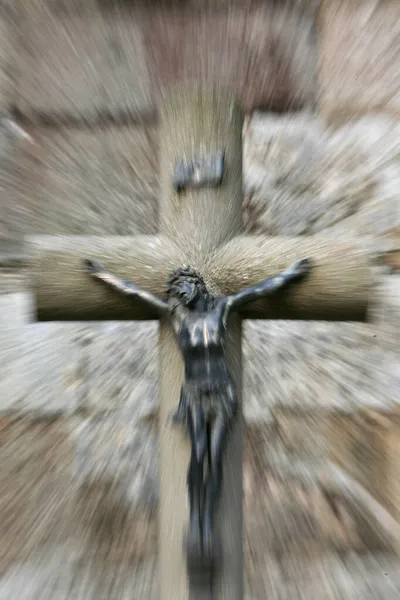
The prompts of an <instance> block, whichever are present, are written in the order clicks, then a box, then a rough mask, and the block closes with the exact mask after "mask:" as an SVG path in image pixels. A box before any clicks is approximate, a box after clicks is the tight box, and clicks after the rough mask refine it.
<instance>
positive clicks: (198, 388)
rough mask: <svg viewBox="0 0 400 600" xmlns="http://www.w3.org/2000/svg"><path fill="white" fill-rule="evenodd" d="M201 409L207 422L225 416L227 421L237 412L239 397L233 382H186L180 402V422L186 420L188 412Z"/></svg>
mask: <svg viewBox="0 0 400 600" xmlns="http://www.w3.org/2000/svg"><path fill="white" fill-rule="evenodd" d="M195 407H198V408H201V410H202V411H203V414H204V418H205V420H206V421H213V420H215V419H216V418H217V417H218V416H220V415H223V416H224V417H225V418H226V419H227V420H230V419H232V418H233V417H234V415H235V414H236V412H237V396H236V390H235V386H234V384H233V382H232V381H229V380H227V381H217V382H215V381H194V382H191V381H186V382H185V383H184V384H183V386H182V391H181V400H180V402H179V407H178V411H177V412H178V414H179V416H180V419H179V420H186V418H187V413H188V410H190V409H191V408H195Z"/></svg>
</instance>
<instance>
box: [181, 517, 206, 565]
mask: <svg viewBox="0 0 400 600" xmlns="http://www.w3.org/2000/svg"><path fill="white" fill-rule="evenodd" d="M185 551H186V562H187V566H188V569H189V570H191V571H192V570H196V569H201V568H202V566H203V565H202V558H203V548H202V544H201V532H200V527H189V529H188V531H187V533H186V535H185Z"/></svg>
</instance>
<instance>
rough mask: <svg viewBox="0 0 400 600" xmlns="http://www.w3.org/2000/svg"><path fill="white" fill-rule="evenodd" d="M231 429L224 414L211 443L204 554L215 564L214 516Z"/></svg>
mask: <svg viewBox="0 0 400 600" xmlns="http://www.w3.org/2000/svg"><path fill="white" fill-rule="evenodd" d="M228 429H229V419H228V417H227V416H226V415H225V414H223V413H222V412H221V413H220V414H219V415H218V416H217V418H216V419H215V421H214V422H213V424H212V427H211V432H210V443H209V472H208V477H207V483H206V489H205V497H204V507H203V523H202V534H203V536H202V537H203V552H204V558H205V560H206V561H207V562H210V564H211V565H212V564H214V561H215V560H216V559H217V557H218V554H219V551H220V548H219V543H218V540H217V538H216V535H215V531H214V515H215V509H216V505H217V501H218V498H219V494H220V491H221V483H222V456H223V451H224V447H225V442H226V438H227V434H228Z"/></svg>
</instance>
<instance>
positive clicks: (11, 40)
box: [0, 1, 18, 115]
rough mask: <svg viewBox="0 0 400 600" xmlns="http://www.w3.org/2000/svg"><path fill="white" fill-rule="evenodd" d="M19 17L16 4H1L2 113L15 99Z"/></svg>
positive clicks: (0, 60) (0, 91)
mask: <svg viewBox="0 0 400 600" xmlns="http://www.w3.org/2000/svg"><path fill="white" fill-rule="evenodd" d="M17 27H18V17H17V10H16V7H15V4H14V3H12V2H9V1H5V2H1V4H0V40H1V41H0V113H1V114H2V115H3V114H6V113H7V111H8V110H10V107H11V106H12V105H13V104H14V101H15V84H16V42H17Z"/></svg>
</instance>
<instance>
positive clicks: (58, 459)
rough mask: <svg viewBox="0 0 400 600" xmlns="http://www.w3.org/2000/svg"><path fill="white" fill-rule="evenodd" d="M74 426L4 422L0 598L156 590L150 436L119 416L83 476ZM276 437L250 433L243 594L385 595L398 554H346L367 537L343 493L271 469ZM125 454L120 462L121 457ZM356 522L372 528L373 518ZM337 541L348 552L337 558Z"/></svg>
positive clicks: (0, 431) (0, 437) (153, 594)
mask: <svg viewBox="0 0 400 600" xmlns="http://www.w3.org/2000/svg"><path fill="white" fill-rule="evenodd" d="M80 427H84V428H86V427H87V423H85V422H83V421H80V420H76V419H74V420H69V422H68V423H67V422H65V421H62V420H53V421H41V422H40V421H37V422H27V421H26V420H25V419H24V420H7V419H4V418H3V419H2V420H1V422H0V450H1V455H2V461H1V465H0V510H1V515H2V519H1V523H0V540H1V550H0V569H1V573H2V576H1V578H0V598H1V599H3V598H4V600H6V599H7V600H8V599H10V598H12V599H14V598H22V599H23V600H39V599H40V600H51V599H52V598H54V597H55V596H57V598H61V599H62V600H63V599H64V598H65V600H66V599H67V598H71V597H74V598H77V599H79V600H81V599H83V598H85V600H86V599H89V600H91V599H92V598H93V600H94V599H95V598H96V599H97V598H101V599H104V600H106V599H108V598H110V596H111V595H112V596H113V597H118V598H123V599H125V598H127V599H128V598H134V599H135V600H136V599H137V600H141V599H142V598H149V599H151V600H153V598H154V600H155V599H156V598H157V567H156V564H155V554H156V547H157V546H156V544H157V532H156V518H155V512H154V507H155V503H154V500H155V501H156V500H157V491H156V488H153V492H152V491H151V490H152V485H153V484H152V483H151V480H152V479H153V478H154V479H156V477H157V471H158V469H157V457H156V460H155V463H151V462H150V461H149V459H150V458H151V456H152V454H153V452H154V443H149V440H150V438H151V436H150V438H147V440H146V442H145V443H143V440H142V441H141V442H140V441H137V445H136V448H135V447H134V446H131V447H130V448H129V447H128V446H129V444H128V445H127V444H126V443H125V442H126V441H127V440H128V438H129V436H130V435H131V432H132V430H131V429H130V428H129V427H127V425H126V423H124V424H120V427H119V432H117V428H116V429H115V436H114V438H113V440H114V444H115V445H114V450H113V451H112V452H110V454H109V455H108V456H107V452H106V453H104V452H103V451H101V453H100V455H99V454H97V453H96V452H94V453H89V454H88V462H90V461H91V464H92V467H93V469H92V474H93V473H94V472H95V471H96V467H98V466H99V465H101V464H102V463H103V465H104V463H108V466H109V470H108V472H107V470H106V469H103V470H102V471H101V469H100V470H97V476H95V477H93V476H92V477H91V478H85V477H82V478H81V479H79V478H77V477H76V474H77V470H76V467H77V466H78V473H79V472H80V473H82V471H81V467H82V463H77V461H76V453H75V449H74V447H73V439H71V437H70V433H71V432H73V431H74V430H75V431H78V429H79V428H80ZM92 431H93V430H92ZM98 431H100V430H98ZM86 433H88V430H86ZM117 433H119V436H118V435H117ZM154 433H155V432H154V431H153V433H152V434H151V435H154ZM103 434H105V436H106V437H108V434H107V432H106V431H104V432H103ZM100 435H101V434H100ZM271 441H272V443H273V440H271V437H270V432H269V430H268V429H263V430H262V431H260V430H258V431H257V430H255V429H253V428H251V429H250V430H249V431H248V433H247V444H246V453H245V465H244V471H245V513H246V546H245V561H246V579H247V590H246V596H245V597H246V600H251V599H253V600H254V599H257V600H258V599H259V600H263V599H264V598H265V593H266V592H267V590H268V591H269V593H268V597H272V598H276V599H277V600H278V599H281V598H282V597H288V598H292V597H293V594H297V595H295V596H294V597H298V598H304V599H307V600H312V599H313V598H315V587H314V586H318V589H321V586H326V587H325V588H324V589H326V590H327V594H329V593H332V594H333V591H336V592H337V593H339V597H340V598H344V599H347V598H349V599H351V600H353V599H355V598H357V597H360V596H356V595H355V593H356V591H358V592H359V593H361V592H363V591H365V592H366V593H367V592H368V590H369V593H370V594H371V599H372V598H382V599H385V600H386V598H391V596H390V595H389V596H388V595H387V594H388V590H391V589H392V587H393V586H394V587H395V589H396V590H398V589H399V587H398V586H399V583H400V582H399V581H398V577H397V575H396V573H397V574H398V562H396V561H395V560H394V558H393V557H390V556H388V555H379V554H378V555H376V556H375V558H373V557H372V556H368V555H366V556H364V558H358V557H357V556H356V555H355V554H353V553H352V549H354V548H360V547H362V543H363V539H364V538H363V537H362V536H361V537H359V533H360V529H359V526H360V521H359V520H358V519H357V513H356V512H354V511H353V510H352V508H351V506H349V504H348V503H346V502H343V499H342V498H341V497H340V494H339V495H337V494H336V496H335V497H333V499H332V498H330V497H329V496H326V494H324V492H323V490H322V488H318V486H316V485H315V482H314V484H312V483H307V482H304V481H302V477H301V475H298V476H297V478H296V479H293V480H291V481H285V480H284V479H279V478H278V477H277V476H276V475H273V474H272V475H271V473H270V472H269V462H268V456H269V447H270V444H271ZM106 445H107V444H106ZM111 446H112V444H111V443H109V448H111ZM152 447H153V448H152ZM92 448H93V446H92ZM121 459H122V460H121ZM124 462H125V470H124V468H122V469H121V468H119V467H120V466H121V464H123V463H124ZM129 462H130V463H131V467H130V469H129V468H128V463H129ZM146 468H147V469H148V471H149V472H150V480H149V479H147V480H146V478H145V479H144V480H142V482H141V483H140V484H139V485H137V486H136V488H135V477H136V478H137V477H139V479H140V475H139V473H140V470H141V469H146ZM135 469H136V476H134V470H135ZM260 469H261V470H260ZM127 480H129V481H127ZM136 481H137V479H136ZM143 481H144V483H145V484H146V485H144V484H143ZM149 483H150V487H148V489H147V492H148V495H147V498H146V495H144V494H143V490H144V489H146V486H148V485H149ZM128 489H129V490H130V493H125V494H121V490H125V491H127V490H128ZM261 490H263V491H264V493H263V494H261V493H260V491H261ZM148 500H150V501H148ZM332 500H333V501H332ZM363 525H364V527H365V529H366V530H369V529H370V526H369V523H368V521H367V522H365V523H364V524H363ZM364 535H365V532H364ZM371 535H372V532H371ZM306 541H307V545H306V544H305V542H306ZM360 545H361V546H360ZM335 548H342V549H346V550H347V551H348V552H347V554H342V555H341V558H340V560H339V558H338V556H337V555H335V554H333V550H334V549H335ZM289 549H291V550H292V551H293V554H291V555H290V554H288V553H287V552H286V550H289ZM396 569H397V570H396ZM383 573H386V577H384V576H383ZM296 586H299V588H298V590H297V591H296V589H297V588H296ZM391 586H392V587H391ZM313 590H314V595H313ZM285 593H287V594H288V595H287V596H282V594H285ZM324 597H325V596H324ZM327 597H330V596H329V595H327ZM332 597H335V596H332ZM362 597H364V595H363V596H362ZM365 597H367V598H368V597H369V596H368V595H366V596H365Z"/></svg>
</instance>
